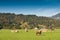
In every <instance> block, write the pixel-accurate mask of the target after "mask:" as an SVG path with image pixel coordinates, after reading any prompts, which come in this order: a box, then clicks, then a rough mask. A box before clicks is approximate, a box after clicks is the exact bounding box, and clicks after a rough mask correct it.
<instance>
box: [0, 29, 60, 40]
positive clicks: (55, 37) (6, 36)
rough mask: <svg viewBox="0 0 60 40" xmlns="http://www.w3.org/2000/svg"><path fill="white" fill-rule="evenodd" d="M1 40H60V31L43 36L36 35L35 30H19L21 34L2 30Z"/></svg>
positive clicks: (0, 33)
mask: <svg viewBox="0 0 60 40" xmlns="http://www.w3.org/2000/svg"><path fill="white" fill-rule="evenodd" d="M0 40H60V29H56V30H54V31H53V32H52V31H51V30H49V31H48V32H43V33H42V34H41V35H39V36H37V35H35V30H29V31H28V32H25V31H24V30H19V33H15V32H11V30H8V29H2V30H0Z"/></svg>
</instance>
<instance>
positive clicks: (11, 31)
mask: <svg viewBox="0 0 60 40" xmlns="http://www.w3.org/2000/svg"><path fill="white" fill-rule="evenodd" d="M11 32H16V33H18V32H19V30H11Z"/></svg>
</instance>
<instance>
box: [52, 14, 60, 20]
mask: <svg viewBox="0 0 60 40" xmlns="http://www.w3.org/2000/svg"><path fill="white" fill-rule="evenodd" d="M52 18H53V19H60V13H58V14H56V15H54V16H52Z"/></svg>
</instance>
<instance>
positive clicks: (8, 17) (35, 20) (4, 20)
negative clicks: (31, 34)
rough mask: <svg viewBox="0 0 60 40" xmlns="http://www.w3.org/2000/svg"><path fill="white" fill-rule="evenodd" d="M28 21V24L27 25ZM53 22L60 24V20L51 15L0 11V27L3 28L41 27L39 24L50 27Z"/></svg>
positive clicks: (56, 24) (56, 25)
mask: <svg viewBox="0 0 60 40" xmlns="http://www.w3.org/2000/svg"><path fill="white" fill-rule="evenodd" d="M26 23H27V25H25V24H26ZM51 24H54V25H55V26H54V27H58V28H59V26H60V21H59V20H55V19H52V18H49V17H43V16H39V17H38V16H36V15H23V14H17V15H16V14H15V13H0V28H3V29H13V28H16V29H20V28H24V27H25V26H26V27H28V28H29V29H32V28H35V27H39V28H41V26H39V25H45V26H46V28H50V26H51ZM21 25H22V26H21Z"/></svg>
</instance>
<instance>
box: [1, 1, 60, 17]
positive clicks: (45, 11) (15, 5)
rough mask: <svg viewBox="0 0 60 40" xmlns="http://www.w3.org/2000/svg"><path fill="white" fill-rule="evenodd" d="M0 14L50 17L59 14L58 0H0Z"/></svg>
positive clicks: (59, 4) (59, 3)
mask: <svg viewBox="0 0 60 40" xmlns="http://www.w3.org/2000/svg"><path fill="white" fill-rule="evenodd" d="M0 12H1V13H4V12H5V13H15V14H24V15H37V16H47V17H50V16H53V15H56V14H57V13H60V0H0Z"/></svg>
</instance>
